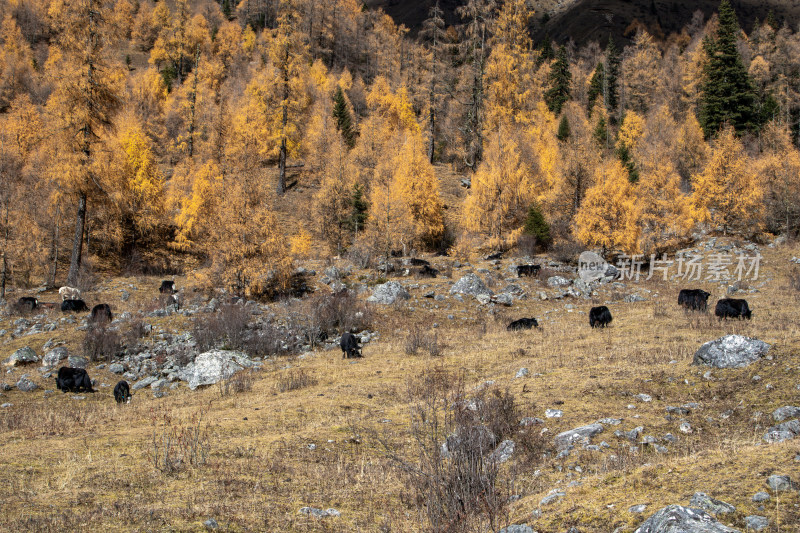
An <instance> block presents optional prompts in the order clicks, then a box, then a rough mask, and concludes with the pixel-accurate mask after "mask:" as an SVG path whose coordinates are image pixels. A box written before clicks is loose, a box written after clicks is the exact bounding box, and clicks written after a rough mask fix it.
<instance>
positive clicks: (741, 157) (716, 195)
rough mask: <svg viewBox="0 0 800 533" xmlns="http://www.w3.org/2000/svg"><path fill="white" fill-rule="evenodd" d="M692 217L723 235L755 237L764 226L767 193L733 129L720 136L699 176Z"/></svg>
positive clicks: (728, 128) (727, 129)
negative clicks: (764, 203) (764, 197)
mask: <svg viewBox="0 0 800 533" xmlns="http://www.w3.org/2000/svg"><path fill="white" fill-rule="evenodd" d="M693 182H694V193H693V195H692V216H693V217H694V218H695V219H697V221H698V222H707V223H709V224H710V225H711V227H712V229H715V228H720V229H721V230H722V232H723V233H725V234H728V233H731V232H733V233H741V234H747V235H752V234H754V233H756V232H758V231H760V229H761V228H762V226H763V222H764V205H763V196H764V191H763V189H762V187H761V185H760V184H759V182H758V180H757V177H756V169H755V167H754V165H753V162H752V161H751V160H750V157H748V155H747V153H745V150H744V147H743V146H742V143H741V142H740V141H739V139H738V138H737V137H736V134H735V132H734V130H733V128H731V127H726V128H724V129H723V130H722V132H721V133H720V134H719V136H718V138H717V139H716V141H715V142H714V144H713V146H712V148H711V155H710V156H709V161H708V164H707V165H706V167H705V169H704V170H703V172H701V173H700V174H699V175H697V176H695V178H694V180H693Z"/></svg>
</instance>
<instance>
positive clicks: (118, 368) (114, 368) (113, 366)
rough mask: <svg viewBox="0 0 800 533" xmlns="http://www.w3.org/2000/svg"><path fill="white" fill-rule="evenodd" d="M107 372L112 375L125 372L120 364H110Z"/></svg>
mask: <svg viewBox="0 0 800 533" xmlns="http://www.w3.org/2000/svg"><path fill="white" fill-rule="evenodd" d="M108 371H109V372H112V373H114V374H122V373H123V372H125V367H124V366H122V364H121V363H111V364H110V365H109V366H108Z"/></svg>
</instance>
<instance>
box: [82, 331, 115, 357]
mask: <svg viewBox="0 0 800 533" xmlns="http://www.w3.org/2000/svg"><path fill="white" fill-rule="evenodd" d="M122 352H123V344H122V338H121V336H120V334H119V331H117V330H116V329H114V328H109V327H108V324H107V323H106V322H100V323H98V324H92V325H90V326H89V328H88V329H87V330H86V335H85V336H84V337H83V354H84V355H85V356H86V357H87V358H89V360H91V361H110V360H111V359H113V358H114V357H118V356H121V355H122Z"/></svg>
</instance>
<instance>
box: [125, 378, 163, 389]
mask: <svg viewBox="0 0 800 533" xmlns="http://www.w3.org/2000/svg"><path fill="white" fill-rule="evenodd" d="M156 379H158V378H156V377H155V376H148V377H146V378H144V379H142V380H139V381H137V382H136V383H134V384H133V385H132V386H131V389H133V390H139V389H143V388H145V387H147V386H148V385H150V384H151V383H153V382H154V381H156Z"/></svg>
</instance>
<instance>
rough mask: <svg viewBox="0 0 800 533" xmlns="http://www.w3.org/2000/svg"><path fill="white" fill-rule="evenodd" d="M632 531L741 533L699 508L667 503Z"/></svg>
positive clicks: (638, 532) (636, 532) (648, 532)
mask: <svg viewBox="0 0 800 533" xmlns="http://www.w3.org/2000/svg"><path fill="white" fill-rule="evenodd" d="M634 533H741V532H740V531H739V530H738V529H732V528H729V527H728V526H725V525H723V524H721V523H719V522H718V521H717V520H716V519H714V518H713V517H712V516H711V515H709V514H708V513H706V512H705V511H703V510H701V509H691V508H689V507H683V506H682V505H668V506H667V507H664V508H663V509H661V510H659V511H657V512H656V513H655V514H653V515H652V516H650V518H648V519H647V520H645V521H644V522H643V523H642V525H641V526H639V528H638V529H637V530H636V531H635V532H634Z"/></svg>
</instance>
